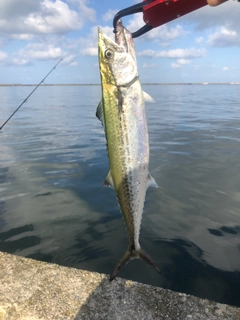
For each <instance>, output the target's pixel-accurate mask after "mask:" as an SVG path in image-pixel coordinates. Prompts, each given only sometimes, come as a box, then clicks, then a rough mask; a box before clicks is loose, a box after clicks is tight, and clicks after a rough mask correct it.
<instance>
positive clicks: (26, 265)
mask: <svg viewBox="0 0 240 320" xmlns="http://www.w3.org/2000/svg"><path fill="white" fill-rule="evenodd" d="M36 319H44V320H45V319H57V320H61V319H74V320H78V319H110V320H115V319H121V320H122V319H123V320H124V319H131V320H133V319H138V320H141V319H149V320H150V319H159V320H162V319H164V320H165V319H167V320H183V319H184V320H217V319H223V320H240V308H234V307H231V306H227V305H223V304H219V303H216V302H212V301H208V300H203V299H199V298H196V297H193V296H190V295H186V294H182V293H176V292H173V291H170V290H165V289H161V288H156V287H152V286H149V285H143V284H140V283H136V282H132V281H127V280H124V279H120V278H118V279H117V280H115V281H113V282H112V283H110V282H109V280H108V276H107V275H104V274H99V273H93V272H88V271H83V270H77V269H73V268H66V267H61V266H58V265H56V264H48V263H44V262H40V261H36V260H32V259H26V258H22V257H18V256H13V255H10V254H7V253H3V252H0V320H36Z"/></svg>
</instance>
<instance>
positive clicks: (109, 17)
mask: <svg viewBox="0 0 240 320" xmlns="http://www.w3.org/2000/svg"><path fill="white" fill-rule="evenodd" d="M118 11H119V10H118V9H117V10H112V9H109V10H108V11H107V12H106V13H105V14H104V16H103V21H110V20H113V18H114V16H115V14H116V13H117V12H118Z"/></svg>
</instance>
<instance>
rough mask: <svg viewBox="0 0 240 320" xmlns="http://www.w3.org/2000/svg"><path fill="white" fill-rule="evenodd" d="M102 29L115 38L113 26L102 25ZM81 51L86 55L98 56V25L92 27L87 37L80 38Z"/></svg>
mask: <svg viewBox="0 0 240 320" xmlns="http://www.w3.org/2000/svg"><path fill="white" fill-rule="evenodd" d="M100 28H101V30H102V31H103V32H104V33H105V34H106V35H107V36H109V38H111V39H112V40H113V38H114V35H113V28H112V27H108V26H105V27H100ZM79 41H80V46H81V50H80V53H81V54H82V55H84V56H97V55H98V47H97V43H98V32H97V26H95V27H92V28H91V32H90V33H89V34H88V35H87V36H86V37H81V38H80V40H79Z"/></svg>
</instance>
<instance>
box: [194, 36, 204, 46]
mask: <svg viewBox="0 0 240 320" xmlns="http://www.w3.org/2000/svg"><path fill="white" fill-rule="evenodd" d="M203 40H204V39H203V37H198V38H196V39H195V42H196V43H197V44H202V43H203Z"/></svg>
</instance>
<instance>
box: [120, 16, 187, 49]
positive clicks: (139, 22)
mask: <svg viewBox="0 0 240 320" xmlns="http://www.w3.org/2000/svg"><path fill="white" fill-rule="evenodd" d="M144 24H145V23H144V21H143V19H142V15H135V16H134V17H133V19H131V20H130V22H129V24H128V25H127V27H126V28H127V29H128V30H129V31H131V32H135V31H137V30H139V29H140V28H141V27H143V25H144ZM186 34H188V32H187V31H186V30H184V29H183V27H181V26H180V25H177V26H176V27H170V26H169V25H166V24H165V25H163V26H160V27H158V28H154V29H152V30H151V31H149V32H147V33H146V34H144V35H143V36H141V40H142V41H147V40H151V41H155V42H159V43H160V45H161V43H162V44H163V46H166V42H169V41H172V40H174V39H177V38H179V37H181V36H184V35H186Z"/></svg>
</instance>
